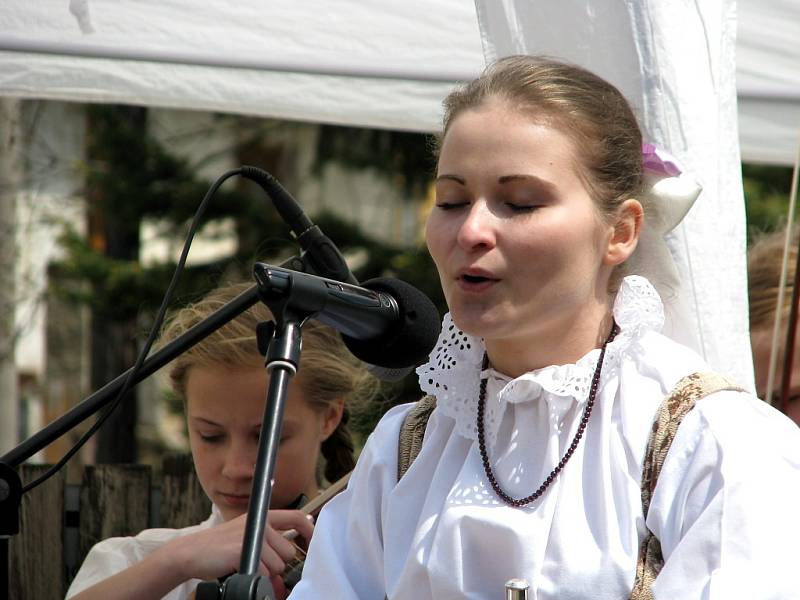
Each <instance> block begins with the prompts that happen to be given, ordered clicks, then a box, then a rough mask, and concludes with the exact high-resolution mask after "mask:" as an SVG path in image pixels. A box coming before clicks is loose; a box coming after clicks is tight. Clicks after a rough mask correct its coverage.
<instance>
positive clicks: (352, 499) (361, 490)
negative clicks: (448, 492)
mask: <svg viewBox="0 0 800 600" xmlns="http://www.w3.org/2000/svg"><path fill="white" fill-rule="evenodd" d="M411 406H413V405H411V404H406V405H402V406H397V407H395V408H392V409H391V410H390V411H389V412H387V413H386V415H384V417H383V418H382V419H381V421H380V423H378V426H377V427H376V428H375V431H373V433H372V434H371V435H370V436H369V438H368V440H367V443H366V444H365V445H364V449H363V450H362V452H361V456H360V457H359V459H358V463H357V464H356V468H355V470H354V471H353V475H352V476H351V478H350V481H349V483H348V485H347V489H346V490H345V491H344V492H342V493H341V494H339V495H338V496H336V498H334V499H333V500H331V501H330V502H329V503H328V504H327V505H326V506H325V508H324V509H323V510H322V512H321V513H320V515H319V519H318V520H317V524H316V526H315V528H314V536H313V537H312V539H311V545H310V547H309V550H308V558H307V559H306V563H305V566H304V567H303V578H302V579H301V580H300V582H299V583H298V584H297V586H295V588H294V589H293V590H292V593H291V595H290V596H289V598H290V600H302V599H304V598H307V599H313V600H318V599H319V598H336V600H350V599H352V600H359V599H361V598H375V599H382V598H383V597H384V596H385V593H386V592H385V583H384V581H385V580H384V561H383V549H384V539H383V524H384V516H385V510H386V502H387V498H388V493H389V492H390V491H391V490H392V489H393V488H394V486H395V485H397V444H398V435H399V433H400V427H401V425H402V421H403V419H404V417H405V415H406V413H407V412H408V411H409V409H410V408H411Z"/></svg>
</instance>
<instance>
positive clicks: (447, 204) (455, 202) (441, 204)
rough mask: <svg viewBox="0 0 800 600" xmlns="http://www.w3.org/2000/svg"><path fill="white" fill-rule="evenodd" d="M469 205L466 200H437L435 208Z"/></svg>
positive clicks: (448, 208) (443, 208) (445, 208)
mask: <svg viewBox="0 0 800 600" xmlns="http://www.w3.org/2000/svg"><path fill="white" fill-rule="evenodd" d="M467 205H469V202H467V201H466V200H437V201H436V208H438V209H440V210H455V209H457V208H461V207H463V206H467Z"/></svg>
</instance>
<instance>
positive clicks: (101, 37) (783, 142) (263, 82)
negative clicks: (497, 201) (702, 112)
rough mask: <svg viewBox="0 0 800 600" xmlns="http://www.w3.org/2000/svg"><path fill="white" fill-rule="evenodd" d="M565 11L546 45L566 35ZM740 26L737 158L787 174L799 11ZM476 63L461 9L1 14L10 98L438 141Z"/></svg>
mask: <svg viewBox="0 0 800 600" xmlns="http://www.w3.org/2000/svg"><path fill="white" fill-rule="evenodd" d="M497 4H498V5H503V4H504V3H503V2H502V1H500V0H498V2H497ZM530 4H536V3H535V2H532V3H530ZM570 4H574V3H573V2H568V3H559V4H558V7H559V11H561V10H562V7H563V12H562V21H561V25H559V24H558V22H553V23H552V24H551V28H552V31H559V29H560V28H567V29H568V28H569V23H565V22H564V20H565V19H566V17H567V15H568V7H569V6H570ZM667 4H669V3H667ZM556 16H558V15H556ZM709 26H710V27H711V24H709ZM738 27H739V38H738V43H737V63H736V64H737V77H738V84H737V88H738V100H739V130H740V136H739V139H740V142H741V148H742V156H743V158H744V160H747V161H758V162H771V163H777V164H791V163H792V161H793V160H794V155H795V148H796V146H797V130H798V127H800V44H799V43H798V42H797V40H800V5H799V4H798V3H797V2H793V1H792V0H740V1H739V3H738ZM711 29H712V30H710V31H709V34H710V35H713V33H714V32H713V27H711ZM608 41H609V43H610V42H611V41H612V40H608ZM676 43H681V42H680V40H676ZM483 65H484V57H483V53H482V48H481V38H480V32H479V26H478V22H477V19H476V11H475V7H474V6H473V3H472V2H468V1H466V0H437V1H436V2H425V1H423V0H406V1H404V2H393V1H390V0H372V1H371V2H359V1H358V0H326V1H325V2H296V1H294V0H271V1H270V2H268V3H264V2H260V1H258V0H242V1H240V2H237V3H235V4H233V5H232V4H231V3H229V2H225V1H222V0H209V1H207V2H201V3H198V2H187V1H186V0H137V1H133V0H72V1H71V2H67V0H36V2H31V1H30V0H4V2H3V8H2V11H0V94H3V95H8V96H18V97H26V98H49V99H59V100H71V101H82V102H119V103H131V104H142V105H150V106H161V107H175V108H189V109H197V110H213V111H222V112H233V113H244V114H250V115H258V116H265V117H275V118H281V119H291V120H303V121H318V122H329V123H340V124H350V125H359V126H366V127H383V128H393V129H409V130H417V131H435V130H436V129H437V128H438V125H439V117H440V102H441V99H442V97H443V96H444V94H445V93H446V92H447V90H449V89H450V88H451V87H452V86H453V84H454V83H455V82H457V81H462V80H465V79H469V78H471V77H473V76H474V75H475V74H477V73H478V72H479V71H480V69H481V68H482V67H483Z"/></svg>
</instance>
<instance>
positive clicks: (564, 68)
mask: <svg viewBox="0 0 800 600" xmlns="http://www.w3.org/2000/svg"><path fill="white" fill-rule="evenodd" d="M493 98H497V99H500V100H503V101H505V102H508V103H509V104H510V105H511V107H512V108H514V109H516V110H518V111H520V112H522V113H526V114H529V115H530V116H531V118H532V119H533V120H537V121H540V122H544V123H548V124H551V125H552V126H554V127H556V128H558V129H560V130H562V131H563V132H564V133H566V134H567V135H569V136H570V137H571V139H572V140H573V142H574V145H575V148H576V150H577V152H578V153H579V156H580V159H581V160H580V164H579V165H578V172H579V174H580V176H581V177H582V178H583V180H584V183H585V184H586V185H587V187H588V189H589V191H590V192H591V194H592V196H593V198H594V200H595V203H596V205H597V207H598V209H599V211H600V213H601V214H602V215H604V216H605V217H606V218H610V217H611V216H612V215H613V214H614V213H615V211H616V209H617V208H618V207H619V206H620V204H621V203H622V202H624V201H625V200H627V199H629V198H634V197H637V196H638V195H639V194H640V192H641V190H642V133H641V130H640V129H639V125H638V123H637V121H636V117H635V115H634V113H633V110H632V109H631V107H630V105H629V104H628V101H627V100H626V99H625V97H624V96H623V95H622V93H621V92H620V91H619V90H618V89H617V88H616V87H614V86H613V85H611V84H610V83H608V82H607V81H605V80H604V79H601V78H600V77H598V76H597V75H595V74H594V73H591V72H590V71H587V70H586V69H584V68H582V67H578V66H576V65H571V64H568V63H564V62H559V61H556V60H552V59H548V58H543V57H535V56H510V57H507V58H503V59H500V60H498V61H496V62H495V63H493V64H491V65H489V66H488V67H487V68H486V70H485V71H484V72H483V74H482V75H481V76H480V77H478V78H477V79H474V80H473V81H471V82H469V83H468V84H466V85H465V86H463V87H462V88H460V89H457V90H455V91H453V92H451V93H450V94H449V95H448V96H447V98H445V100H444V120H443V127H442V134H441V137H440V140H442V139H444V137H445V136H446V135H447V131H448V129H449V127H450V125H451V124H452V123H453V120H454V119H455V118H456V117H457V116H458V115H459V114H460V113H462V112H463V111H465V110H469V109H473V108H477V107H479V106H481V105H482V104H484V103H486V102H488V101H489V100H491V99H493Z"/></svg>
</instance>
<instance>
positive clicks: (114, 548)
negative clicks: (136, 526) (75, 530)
mask: <svg viewBox="0 0 800 600" xmlns="http://www.w3.org/2000/svg"><path fill="white" fill-rule="evenodd" d="M135 546H136V544H135V542H134V539H133V538H129V537H128V538H125V537H117V538H109V539H107V540H103V541H102V542H98V543H97V544H95V545H94V546H92V549H91V550H89V553H88V554H87V555H86V558H85V559H84V561H83V564H82V565H81V568H80V569H79V570H78V573H77V574H76V575H75V579H73V580H72V583H71V584H70V586H69V589H68V590H67V595H66V596H65V598H71V597H72V596H76V595H77V594H79V593H80V592H82V591H84V590H86V589H88V588H90V587H92V586H93V585H96V584H98V583H100V582H101V581H103V580H105V579H108V578H109V577H111V576H112V575H116V574H117V573H121V572H122V571H124V570H125V569H127V568H128V567H131V566H133V565H134V564H136V563H137V562H138V561H139V560H140V559H139V558H138V557H137V553H136V550H135Z"/></svg>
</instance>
